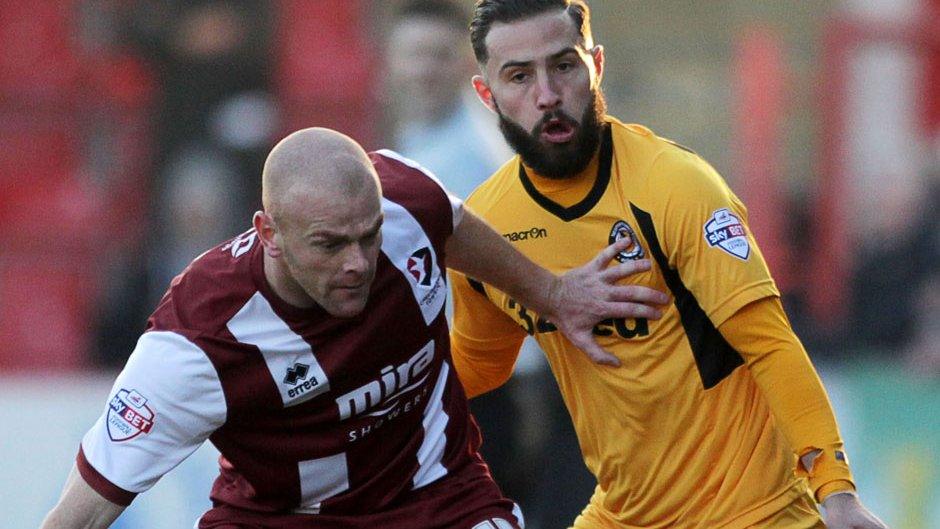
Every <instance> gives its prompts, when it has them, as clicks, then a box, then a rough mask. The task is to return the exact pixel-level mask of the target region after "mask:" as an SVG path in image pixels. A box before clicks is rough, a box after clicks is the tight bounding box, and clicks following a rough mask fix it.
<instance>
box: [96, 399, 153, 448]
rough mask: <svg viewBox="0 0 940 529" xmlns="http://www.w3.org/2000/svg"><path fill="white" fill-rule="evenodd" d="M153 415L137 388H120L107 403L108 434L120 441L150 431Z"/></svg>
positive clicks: (113, 439)
mask: <svg viewBox="0 0 940 529" xmlns="http://www.w3.org/2000/svg"><path fill="white" fill-rule="evenodd" d="M154 417H155V414H154V413H153V410H151V409H150V406H147V398H146V397H144V396H143V395H141V394H140V393H138V392H137V390H133V389H132V390H130V391H128V390H126V389H121V390H119V391H118V392H117V395H115V396H114V397H113V398H112V399H111V402H110V403H108V436H110V437H111V440H112V441H114V442H121V441H128V440H130V439H133V438H135V437H137V436H138V435H140V434H147V433H150V429H151V428H153V420H154Z"/></svg>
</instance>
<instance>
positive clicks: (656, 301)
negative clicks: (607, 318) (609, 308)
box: [607, 285, 669, 305]
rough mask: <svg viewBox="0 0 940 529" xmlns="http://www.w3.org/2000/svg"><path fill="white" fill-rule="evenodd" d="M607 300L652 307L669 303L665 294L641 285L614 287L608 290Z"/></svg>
mask: <svg viewBox="0 0 940 529" xmlns="http://www.w3.org/2000/svg"><path fill="white" fill-rule="evenodd" d="M607 299H608V301H632V302H634V303H648V304H651V305H665V304H666V303H669V296H667V295H666V294H665V293H663V292H660V291H659V290H655V289H652V288H649V287H643V286H640V285H619V286H612V287H610V288H609V289H608V290H607Z"/></svg>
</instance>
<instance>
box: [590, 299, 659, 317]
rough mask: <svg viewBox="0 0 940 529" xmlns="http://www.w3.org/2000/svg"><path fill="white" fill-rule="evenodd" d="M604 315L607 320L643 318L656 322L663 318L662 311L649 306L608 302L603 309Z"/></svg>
mask: <svg viewBox="0 0 940 529" xmlns="http://www.w3.org/2000/svg"><path fill="white" fill-rule="evenodd" d="M604 309H605V310H604V312H603V313H604V314H605V315H606V316H607V317H608V318H631V319H639V318H644V319H647V320H658V319H660V318H662V317H663V311H662V310H660V309H657V308H656V307H653V306H651V305H644V304H642V303H629V302H624V301H620V302H608V303H607V304H606V305H605V307H604Z"/></svg>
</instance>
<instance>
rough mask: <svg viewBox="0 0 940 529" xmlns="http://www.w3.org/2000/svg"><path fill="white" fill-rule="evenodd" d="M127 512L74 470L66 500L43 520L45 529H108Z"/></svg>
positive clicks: (63, 496) (67, 485)
mask: <svg viewBox="0 0 940 529" xmlns="http://www.w3.org/2000/svg"><path fill="white" fill-rule="evenodd" d="M122 512H124V507H123V506H121V505H117V504H114V503H111V502H110V501H108V500H106V499H105V498H103V497H101V495H99V494H98V493H97V492H95V490H94V489H92V488H91V486H89V485H88V484H87V483H85V480H84V479H82V477H81V475H79V473H78V468H77V467H75V466H72V471H71V472H70V473H69V477H68V480H67V481H66V483H65V488H64V490H63V491H62V497H61V498H59V502H58V503H57V504H56V506H55V507H53V509H52V510H51V511H50V512H49V514H48V515H47V516H46V519H45V520H43V522H42V526H41V529H105V528H107V527H110V526H111V524H112V523H114V520H116V519H117V517H118V516H120V515H121V513H122Z"/></svg>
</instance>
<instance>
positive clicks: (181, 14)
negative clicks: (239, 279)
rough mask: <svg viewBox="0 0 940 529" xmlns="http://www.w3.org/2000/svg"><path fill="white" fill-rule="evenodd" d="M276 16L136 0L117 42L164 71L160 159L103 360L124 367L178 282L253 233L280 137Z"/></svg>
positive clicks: (160, 74) (113, 298) (158, 115)
mask: <svg viewBox="0 0 940 529" xmlns="http://www.w3.org/2000/svg"><path fill="white" fill-rule="evenodd" d="M271 9H272V6H271V5H270V4H268V3H265V2H257V1H248V0H241V1H238V0H228V1H221V0H196V1H191V0H173V1H160V2H156V1H152V0H138V1H135V2H132V3H131V4H130V5H129V6H121V7H120V8H117V7H114V9H113V12H112V16H113V17H114V25H115V26H116V29H115V32H116V33H117V34H118V35H119V37H117V38H119V39H121V40H123V41H124V42H126V43H127V44H128V45H130V46H132V47H133V48H135V49H136V50H137V51H138V53H140V54H141V55H142V56H143V57H144V58H145V60H146V61H147V62H148V63H149V64H150V66H151V68H152V69H153V70H154V71H155V73H156V77H157V81H158V84H159V88H158V92H159V100H158V102H157V104H156V106H155V115H154V121H155V133H154V136H155V137H156V140H155V141H156V146H155V149H154V151H155V153H156V154H155V159H154V166H153V174H154V177H155V178H154V179H153V184H152V189H151V197H152V198H151V214H150V215H149V218H150V219H151V220H150V221H151V222H152V223H153V226H154V228H152V229H150V230H149V240H148V241H147V244H146V246H145V248H147V250H148V251H147V252H146V253H147V255H143V256H131V257H130V260H131V262H130V264H128V265H127V266H126V267H125V270H126V272H125V273H124V274H123V275H124V277H123V278H120V277H118V278H114V281H115V282H117V283H119V284H120V285H121V287H120V288H117V289H114V290H113V291H112V292H111V293H110V295H109V299H108V300H107V302H106V303H105V311H104V314H103V315H102V317H101V325H100V329H99V347H97V350H98V352H99V353H100V354H101V355H102V360H103V361H104V362H105V363H108V364H115V365H119V364H121V363H122V362H123V361H124V359H125V358H126V356H127V355H128V354H129V352H130V351H131V350H132V349H133V344H134V341H135V340H136V337H137V335H139V333H140V331H142V330H143V324H144V321H145V319H146V314H148V313H149V311H151V310H152V309H153V307H154V306H155V304H156V302H157V300H159V298H160V296H162V294H163V292H164V291H165V289H166V287H167V285H168V282H169V280H170V279H171V278H172V277H173V276H175V275H176V274H177V273H179V272H180V271H181V269H182V266H183V265H185V263H188V262H189V261H190V260H192V259H193V258H194V257H195V256H196V255H197V253H198V252H199V251H202V249H204V248H205V247H207V246H211V244H208V243H209V242H210V241H215V240H219V239H221V238H225V236H228V235H231V234H235V233H237V232H238V231H241V230H242V229H247V227H248V225H249V224H248V223H249V219H250V216H251V213H252V212H253V211H254V210H255V209H257V208H258V206H259V204H257V200H256V198H255V195H256V193H254V190H256V189H258V188H259V186H260V181H259V178H260V174H261V166H262V164H263V162H264V155H265V152H266V150H267V149H268V148H269V147H270V143H271V140H272V136H273V133H274V132H275V130H276V129H277V120H276V108H275V104H274V102H273V97H272V96H271V95H270V92H269V86H270V79H269V77H270V73H271V72H270V69H271V60H270V53H269V51H270V42H269V41H270V35H271V28H270V22H271V19H272V16H271V15H272V13H270V12H269V11H270V10H271Z"/></svg>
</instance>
